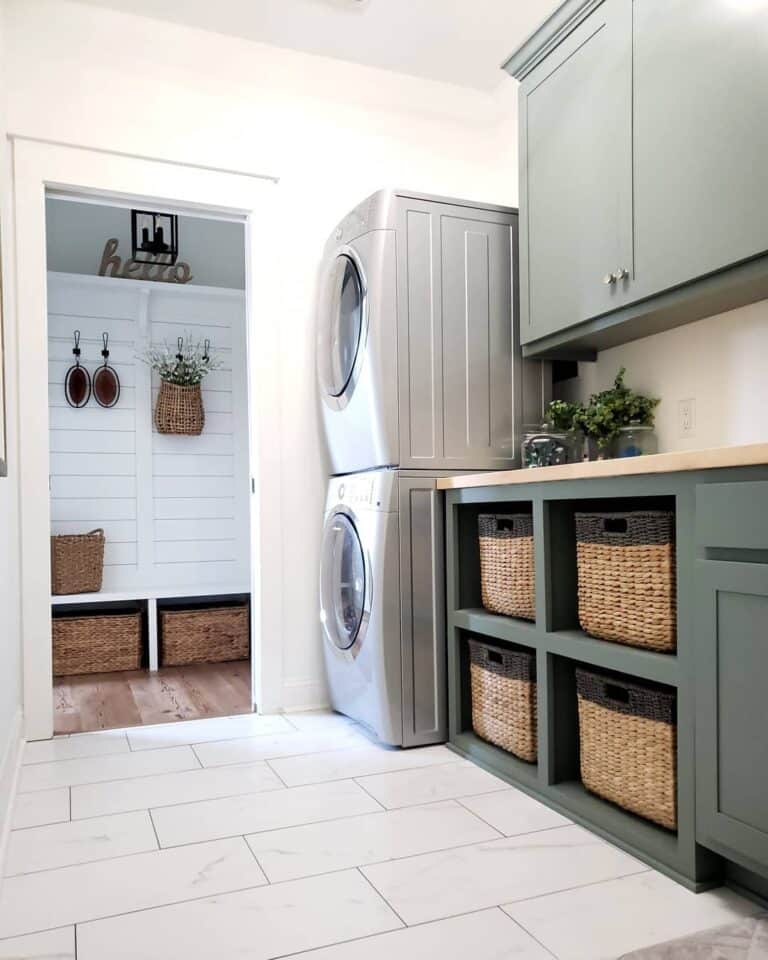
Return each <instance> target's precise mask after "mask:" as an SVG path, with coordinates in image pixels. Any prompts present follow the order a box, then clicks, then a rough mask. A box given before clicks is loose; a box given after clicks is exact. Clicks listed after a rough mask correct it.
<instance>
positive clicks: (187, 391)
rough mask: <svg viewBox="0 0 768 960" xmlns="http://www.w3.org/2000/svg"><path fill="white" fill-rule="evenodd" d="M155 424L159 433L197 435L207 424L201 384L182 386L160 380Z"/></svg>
mask: <svg viewBox="0 0 768 960" xmlns="http://www.w3.org/2000/svg"><path fill="white" fill-rule="evenodd" d="M155 426H156V427H157V432H158V433H176V434H182V435H184V436H189V437H196V436H198V435H199V434H201V433H202V432H203V427H204V426H205V408H204V407H203V394H202V391H201V389H200V384H199V383H196V384H194V385H192V386H182V385H180V384H177V383H167V382H166V381H165V380H161V381H160V393H159V394H158V395H157V403H156V404H155Z"/></svg>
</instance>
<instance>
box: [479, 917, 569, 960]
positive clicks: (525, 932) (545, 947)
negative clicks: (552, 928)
mask: <svg viewBox="0 0 768 960" xmlns="http://www.w3.org/2000/svg"><path fill="white" fill-rule="evenodd" d="M494 909H496V910H498V911H500V912H501V913H503V914H504V916H505V917H507V918H508V919H510V920H511V921H512V923H514V925H515V926H516V927H519V929H520V930H522V931H523V933H524V934H526V936H529V937H530V938H531V940H533V941H534V942H535V943H538V945H539V946H540V947H541V949H542V950H543V951H544V952H545V953H548V954H549V955H550V957H554V960H559V957H558V955H557V954H556V953H554V951H552V950H550V949H549V947H548V946H547V945H546V944H544V943H542V942H541V940H539V938H538V937H536V936H534V935H533V934H532V933H531V931H530V930H529V929H528V928H527V927H524V926H523V924H522V923H520V921H519V920H515V918H514V917H511V916H510V915H509V914H508V913H507V911H506V910H504V909H503V908H502V907H501V906H497V907H495V908H494Z"/></svg>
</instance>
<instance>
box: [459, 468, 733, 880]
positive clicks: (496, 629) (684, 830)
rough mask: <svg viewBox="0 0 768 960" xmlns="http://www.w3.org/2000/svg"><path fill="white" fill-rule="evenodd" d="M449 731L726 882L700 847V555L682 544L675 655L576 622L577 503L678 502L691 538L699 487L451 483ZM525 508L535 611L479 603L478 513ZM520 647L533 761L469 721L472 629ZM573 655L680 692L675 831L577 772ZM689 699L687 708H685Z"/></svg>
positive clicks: (657, 856)
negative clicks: (696, 607)
mask: <svg viewBox="0 0 768 960" xmlns="http://www.w3.org/2000/svg"><path fill="white" fill-rule="evenodd" d="M446 507H447V509H446V522H447V531H446V532H447V536H446V551H447V604H448V617H447V623H448V656H449V671H448V679H449V704H450V739H451V746H452V747H453V749H454V750H455V751H456V752H458V753H460V754H461V755H463V756H466V757H471V758H472V759H473V760H475V761H476V762H477V763H479V764H481V765H482V766H484V767H486V768H487V769H488V770H490V771H492V772H493V773H495V774H496V775H498V776H500V777H501V778H502V779H504V780H506V781H508V782H509V783H511V784H514V785H516V786H519V787H520V788H521V789H523V790H525V791H526V792H527V793H529V794H531V795H533V796H535V797H537V798H538V799H540V800H542V801H543V802H544V803H547V804H548V805H550V806H552V807H553V808H555V809H557V810H558V811H559V812H561V813H562V814H564V815H565V816H567V817H569V818H571V819H573V820H575V821H576V822H578V823H581V824H583V825H585V826H587V827H589V828H591V829H592V830H594V831H595V832H596V833H598V834H599V835H601V836H603V837H605V838H606V839H608V840H610V841H612V842H614V843H615V844H617V845H618V846H620V847H622V848H623V849H625V850H627V851H628V852H630V853H632V854H633V855H635V856H637V857H638V858H640V859H642V860H644V861H645V862H647V863H648V864H650V865H651V866H653V867H656V868H657V869H660V870H663V871H664V872H666V873H667V874H668V875H670V876H672V877H673V878H674V879H676V880H678V881H680V882H682V883H684V884H686V885H687V886H688V887H689V888H691V889H696V890H700V889H706V888H707V887H710V886H712V885H714V884H716V883H718V882H719V880H720V873H719V870H720V863H719V861H718V860H717V858H715V857H713V856H712V855H711V854H710V853H709V852H708V851H705V850H703V848H701V847H699V846H697V844H696V842H695V833H694V820H695V818H694V786H693V771H692V765H691V763H690V762H689V760H688V759H687V758H688V757H690V754H691V751H692V743H693V715H692V714H693V711H692V709H691V702H692V696H693V693H692V682H693V681H692V658H691V655H690V644H691V635H692V624H691V623H690V622H689V616H690V613H689V611H690V609H691V606H692V604H691V601H690V591H691V589H692V564H693V558H692V557H690V556H689V555H688V553H686V552H678V555H677V559H676V564H677V596H678V623H677V633H678V647H677V651H676V652H675V653H671V654H670V653H657V652H655V651H652V650H649V649H643V648H640V647H631V646H627V645H624V644H620V643H612V642H609V641H605V640H599V639H596V638H594V637H591V636H589V635H588V634H587V633H585V632H584V631H583V630H582V629H581V627H580V625H579V616H578V577H577V568H576V535H575V523H574V517H575V514H576V513H577V512H580V511H585V512H593V511H595V512H616V511H625V510H671V511H673V512H674V513H675V524H676V535H677V539H678V541H680V540H681V539H684V538H685V537H690V531H691V529H692V518H693V509H694V503H693V491H692V488H691V486H690V485H689V484H687V483H686V482H685V481H684V480H680V478H679V475H678V476H677V477H676V476H674V475H659V476H653V477H647V476H646V477H633V478H630V477H627V478H616V479H614V478H605V479H601V480H597V481H596V480H590V481H577V480H576V481H563V482H560V483H557V484H553V483H546V482H541V483H536V482H532V483H526V484H515V485H509V486H504V487H486V488H470V489H465V490H462V489H457V490H451V491H449V492H448V493H447V503H446ZM494 512H498V513H517V512H530V513H531V514H532V516H533V527H534V530H533V537H534V549H535V568H536V620H535V622H529V621H526V620H521V619H516V618H513V617H506V616H501V615H498V614H495V613H491V612H489V611H488V610H485V609H483V607H482V601H481V589H480V563H479V546H478V540H477V518H478V516H479V515H480V514H481V513H494ZM468 635H473V636H475V637H479V638H481V639H482V638H486V639H488V640H489V642H492V643H498V642H501V643H502V644H504V643H507V644H514V645H516V646H524V647H527V648H529V649H531V650H533V651H535V652H536V667H537V697H538V745H539V748H538V750H539V753H538V763H537V764H529V763H525V762H524V761H521V760H518V759H517V758H516V757H514V756H512V755H510V754H508V753H507V752H506V751H504V750H503V749H501V748H499V747H496V746H494V745H492V744H490V743H486V742H485V741H484V740H482V739H481V738H480V737H478V736H477V735H476V734H475V733H474V732H473V729H472V716H471V698H470V696H469V671H468V662H467V654H466V638H467V636H468ZM578 665H584V666H586V667H588V668H590V669H596V670H606V671H611V672H613V673H619V674H622V675H624V676H626V677H628V678H630V679H637V680H639V681H641V682H643V681H651V682H653V683H660V684H665V685H667V686H669V687H672V688H674V689H675V690H676V694H677V699H678V708H679V709H678V731H677V734H678V744H679V749H678V770H677V780H678V830H677V832H673V831H669V830H666V829H664V828H663V827H660V826H657V825H656V824H654V823H652V822H650V821H648V820H645V819H643V818H642V817H639V816H637V815H635V814H633V813H630V812H628V811H625V810H623V809H622V808H620V807H618V806H616V805H614V804H612V803H610V802H609V801H606V800H603V799H601V798H600V797H598V796H595V795H594V794H592V793H590V792H589V791H588V790H587V789H586V788H585V787H584V785H583V784H582V782H581V779H580V764H579V731H578V712H577V700H576V684H575V675H574V670H575V668H576V667H577V666H578ZM681 706H682V709H680V707H681Z"/></svg>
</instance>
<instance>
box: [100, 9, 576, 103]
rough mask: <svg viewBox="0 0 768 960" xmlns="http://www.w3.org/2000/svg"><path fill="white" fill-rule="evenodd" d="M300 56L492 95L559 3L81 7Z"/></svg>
mask: <svg viewBox="0 0 768 960" xmlns="http://www.w3.org/2000/svg"><path fill="white" fill-rule="evenodd" d="M85 2H87V3H90V4H92V5H93V6H99V7H109V8H112V9H114V10H123V11H125V12H127V13H134V14H140V15H144V16H147V17H152V18H154V19H160V20H168V21H171V22H173V23H179V24H185V25H187V26H192V27H200V28H202V29H205V30H214V31H216V32H218V33H225V34H230V35H232V36H238V37H244V38H246V39H249V40H257V41H260V42H262V43H270V44H273V45H275V46H278V47H288V48H290V49H293V50H301V51H304V52H305V53H314V54H319V55H321V56H327V57H336V58H338V59H340V60H349V61H351V62H353V63H361V64H365V65H367V66H371V67H381V68H383V69H385V70H393V71H396V72H399V73H408V74H413V75H415V76H421V77H428V78H430V79H432V80H443V81H447V82H449V83H457V84H460V85H462V86H467V87H475V88H478V89H481V90H492V89H493V88H495V87H496V86H497V85H498V84H499V83H500V82H501V80H502V75H501V73H500V71H499V65H500V64H501V62H502V61H503V60H505V59H506V58H507V57H508V56H509V54H510V53H511V52H512V50H513V49H514V48H515V46H516V45H517V44H518V43H519V42H520V41H521V40H523V39H524V38H525V37H526V36H527V35H528V34H529V33H531V31H532V30H534V29H535V28H536V27H537V26H538V25H539V23H540V22H541V21H542V20H544V19H545V18H546V17H547V16H549V14H550V13H551V12H552V11H553V10H554V9H555V8H556V7H557V6H559V5H560V4H559V0H216V2H215V3H212V2H211V0H160V2H159V3H158V0H85Z"/></svg>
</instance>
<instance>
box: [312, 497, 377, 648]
mask: <svg viewBox="0 0 768 960" xmlns="http://www.w3.org/2000/svg"><path fill="white" fill-rule="evenodd" d="M321 563H322V567H321V570H320V619H321V620H322V623H323V628H324V630H325V635H326V638H327V639H328V642H329V643H330V644H331V645H332V646H334V647H336V649H338V650H342V651H351V649H352V647H356V649H357V648H358V647H359V645H360V644H361V643H362V641H363V638H364V636H365V631H366V628H367V625H368V619H369V616H370V596H371V583H370V571H369V568H368V563H367V560H366V555H365V551H364V550H363V545H362V543H361V542H360V536H359V534H358V532H357V527H356V526H355V523H354V520H353V518H352V517H351V516H350V514H349V513H347V512H345V511H337V512H336V513H334V514H332V515H331V517H330V519H329V520H328V522H327V523H326V526H325V533H324V535H323V552H322V559H321Z"/></svg>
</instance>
